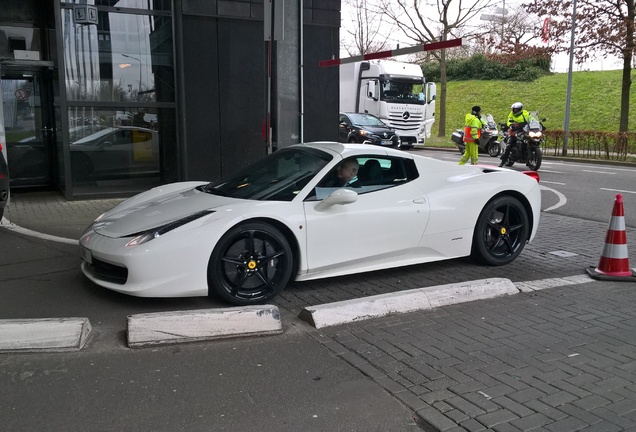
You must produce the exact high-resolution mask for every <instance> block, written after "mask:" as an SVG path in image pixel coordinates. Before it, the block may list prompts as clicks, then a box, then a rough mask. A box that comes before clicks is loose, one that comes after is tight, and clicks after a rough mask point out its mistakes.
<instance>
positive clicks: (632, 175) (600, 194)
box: [412, 149, 636, 227]
mask: <svg viewBox="0 0 636 432" xmlns="http://www.w3.org/2000/svg"><path fill="white" fill-rule="evenodd" d="M412 151H413V152H417V154H420V155H424V156H430V157H433V158H436V159H441V160H446V161H459V158H460V153H459V151H451V150H449V151H440V150H427V149H423V150H422V149H417V150H412ZM479 163H481V164H492V165H498V164H499V158H493V157H490V156H488V155H486V154H480V155H479ZM511 169H514V170H517V171H524V170H525V169H526V167H525V165H519V164H515V165H513V166H512V168H511ZM539 175H540V177H541V182H540V184H541V186H542V188H543V191H544V193H543V194H542V195H541V198H542V201H543V202H542V206H541V207H542V211H544V212H545V211H547V212H550V213H554V214H559V215H563V216H569V217H575V218H579V219H584V220H591V221H597V222H605V223H607V221H608V220H609V218H610V217H611V215H612V208H613V205H614V200H615V199H616V195H617V194H621V195H622V196H623V207H624V209H625V224H626V225H627V226H629V227H636V166H626V165H618V164H615V163H612V164H607V163H598V162H576V161H562V160H558V159H552V158H550V159H544V160H543V162H542V164H541V168H539Z"/></svg>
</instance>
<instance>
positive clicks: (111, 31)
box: [62, 2, 174, 103]
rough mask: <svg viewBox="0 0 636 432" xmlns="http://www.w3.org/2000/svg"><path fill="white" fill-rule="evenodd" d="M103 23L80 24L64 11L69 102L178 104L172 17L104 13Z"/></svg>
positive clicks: (101, 16) (101, 19)
mask: <svg viewBox="0 0 636 432" xmlns="http://www.w3.org/2000/svg"><path fill="white" fill-rule="evenodd" d="M119 3H121V2H119ZM118 5H119V4H118ZM98 21H99V22H98V24H97V25H78V24H75V23H74V22H73V11H72V9H62V24H63V26H62V27H63V30H62V32H63V43H64V68H65V69H64V70H65V75H66V92H67V97H68V100H70V101H72V100H77V101H84V100H91V101H116V102H145V103H150V102H173V101H174V79H173V58H172V27H171V19H170V17H168V16H154V15H136V14H123V13H114V12H105V11H99V12H98Z"/></svg>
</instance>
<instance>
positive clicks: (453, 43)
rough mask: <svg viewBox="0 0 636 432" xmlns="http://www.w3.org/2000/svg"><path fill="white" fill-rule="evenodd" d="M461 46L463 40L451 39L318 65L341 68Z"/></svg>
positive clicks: (327, 61) (326, 61)
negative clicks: (365, 61) (345, 65)
mask: <svg viewBox="0 0 636 432" xmlns="http://www.w3.org/2000/svg"><path fill="white" fill-rule="evenodd" d="M461 45H462V39H461V38H459V39H451V40H447V41H441V42H433V43H428V44H424V45H416V46H412V47H406V48H399V49H395V50H388V51H380V52H377V53H372V54H363V55H359V56H354V57H347V58H343V59H331V60H321V61H320V62H319V63H318V65H319V66H320V67H329V66H339V65H341V64H345V63H354V62H357V61H363V60H378V59H381V58H388V57H395V56H400V55H404V54H415V53H419V52H423V51H433V50H438V49H444V48H454V47H458V46H461Z"/></svg>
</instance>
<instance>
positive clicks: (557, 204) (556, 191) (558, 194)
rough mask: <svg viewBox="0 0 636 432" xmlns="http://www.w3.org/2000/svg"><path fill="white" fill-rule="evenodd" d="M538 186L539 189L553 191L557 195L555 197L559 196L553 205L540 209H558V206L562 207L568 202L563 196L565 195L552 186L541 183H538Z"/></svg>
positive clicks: (546, 210) (547, 210)
mask: <svg viewBox="0 0 636 432" xmlns="http://www.w3.org/2000/svg"><path fill="white" fill-rule="evenodd" d="M539 188H540V189H541V190H547V191H550V192H554V194H555V195H556V196H557V198H559V201H558V202H557V203H556V204H555V205H553V206H552V207H549V208H547V209H545V210H542V211H544V212H549V211H551V210H554V209H558V208H559V207H563V206H564V205H565V204H566V203H567V202H568V199H567V198H566V197H565V195H563V194H562V193H561V192H559V191H558V190H556V189H552V188H549V187H547V186H543V185H539Z"/></svg>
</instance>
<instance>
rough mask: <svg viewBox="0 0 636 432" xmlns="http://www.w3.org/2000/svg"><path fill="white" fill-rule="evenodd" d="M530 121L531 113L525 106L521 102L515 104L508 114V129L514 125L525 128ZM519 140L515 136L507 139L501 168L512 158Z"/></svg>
mask: <svg viewBox="0 0 636 432" xmlns="http://www.w3.org/2000/svg"><path fill="white" fill-rule="evenodd" d="M529 121H530V113H529V112H528V111H526V110H524V109H523V104H522V103H521V102H515V103H513V104H512V106H511V107H510V114H508V120H507V121H506V124H507V125H508V127H511V126H512V125H513V124H517V125H519V127H523V126H525V125H526V124H527V123H528V122H529ZM516 140H517V138H516V137H514V136H508V138H506V141H507V142H506V150H505V151H504V153H503V155H501V163H500V164H499V166H500V167H502V166H504V164H505V163H506V161H507V160H508V156H510V151H511V150H512V146H514V145H515V144H516Z"/></svg>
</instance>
